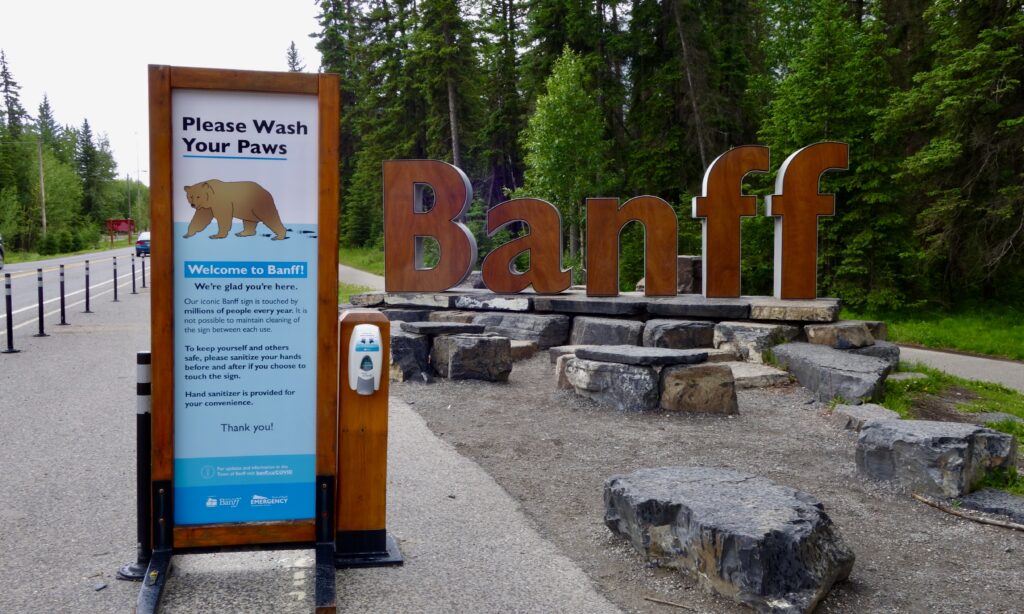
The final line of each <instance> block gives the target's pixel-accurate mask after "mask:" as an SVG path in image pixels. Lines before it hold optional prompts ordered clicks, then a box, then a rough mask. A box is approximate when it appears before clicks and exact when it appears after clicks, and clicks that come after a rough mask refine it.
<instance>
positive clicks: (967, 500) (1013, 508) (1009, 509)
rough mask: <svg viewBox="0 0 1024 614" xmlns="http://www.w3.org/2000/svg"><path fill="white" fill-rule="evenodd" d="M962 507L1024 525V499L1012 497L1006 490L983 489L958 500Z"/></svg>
mask: <svg viewBox="0 0 1024 614" xmlns="http://www.w3.org/2000/svg"><path fill="white" fill-rule="evenodd" d="M958 503H960V507H963V508H966V509H969V510H976V511H979V512H985V513H986V514H997V515H999V516H1007V517H1008V518H1009V519H1010V520H1012V521H1013V522H1016V523H1017V524H1024V497H1019V496H1017V495H1011V494H1010V493H1008V492H1006V491H1005V490H995V489H992V488H982V489H981V490H976V491H974V492H972V493H971V494H969V495H964V496H963V497H961V498H960V499H959V500H958Z"/></svg>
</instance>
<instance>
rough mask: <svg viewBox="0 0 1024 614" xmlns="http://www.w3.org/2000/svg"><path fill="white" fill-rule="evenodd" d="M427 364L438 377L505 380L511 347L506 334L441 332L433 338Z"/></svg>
mask: <svg viewBox="0 0 1024 614" xmlns="http://www.w3.org/2000/svg"><path fill="white" fill-rule="evenodd" d="M430 363H431V365H432V366H433V367H434V370H436V371H437V373H438V375H440V376H441V377H447V378H449V379H479V380H485V381H489V382H505V381H508V375H509V373H511V372H512V349H511V346H510V344H509V340H508V339H507V338H505V337H494V336H491V335H444V336H441V337H438V338H436V339H434V347H433V348H432V349H431V351H430Z"/></svg>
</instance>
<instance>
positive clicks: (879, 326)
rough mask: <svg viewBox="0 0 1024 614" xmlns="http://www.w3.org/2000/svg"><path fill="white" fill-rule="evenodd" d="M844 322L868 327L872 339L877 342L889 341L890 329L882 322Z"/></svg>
mask: <svg viewBox="0 0 1024 614" xmlns="http://www.w3.org/2000/svg"><path fill="white" fill-rule="evenodd" d="M842 321H843V322H856V323H859V324H863V325H865V326H867V327H868V331H870V332H871V337H872V338H873V339H874V340H875V341H887V340H888V339H889V327H888V326H887V325H886V323H885V322H883V321H881V320H842Z"/></svg>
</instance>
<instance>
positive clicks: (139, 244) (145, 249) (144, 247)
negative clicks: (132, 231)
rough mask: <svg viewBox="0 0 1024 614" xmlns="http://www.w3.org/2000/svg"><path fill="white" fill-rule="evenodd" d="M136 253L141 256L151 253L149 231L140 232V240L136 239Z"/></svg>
mask: <svg viewBox="0 0 1024 614" xmlns="http://www.w3.org/2000/svg"><path fill="white" fill-rule="evenodd" d="M135 255H136V256H138V257H139V258H142V257H144V256H148V255H149V233H148V232H140V233H139V238H138V240H136V241H135Z"/></svg>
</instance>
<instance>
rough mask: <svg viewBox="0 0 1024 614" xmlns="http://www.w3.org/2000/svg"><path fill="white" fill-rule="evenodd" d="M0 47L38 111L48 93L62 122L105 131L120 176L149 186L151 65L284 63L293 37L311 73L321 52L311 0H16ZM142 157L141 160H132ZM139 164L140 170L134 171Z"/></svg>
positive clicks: (0, 22) (25, 100) (275, 66)
mask: <svg viewBox="0 0 1024 614" xmlns="http://www.w3.org/2000/svg"><path fill="white" fill-rule="evenodd" d="M9 4H10V6H5V7H4V11H3V19H0V49H3V50H4V52H5V53H6V54H7V63H8V66H9V67H10V69H11V72H12V73H13V76H14V79H15V81H17V82H18V84H19V85H21V103H22V105H23V106H24V107H25V110H26V111H28V113H29V114H30V115H32V116H33V117H35V116H36V114H37V112H38V110H39V103H40V102H42V100H43V93H46V94H47V95H48V96H49V98H50V105H51V106H52V107H53V111H54V114H55V115H56V119H57V121H58V122H59V123H60V124H61V125H65V124H73V125H75V126H81V124H82V120H83V119H85V118H88V119H89V125H90V126H91V127H92V129H93V131H94V133H102V134H106V135H107V137H108V138H109V140H110V146H111V148H112V149H113V152H114V158H115V160H116V161H117V169H118V173H119V174H120V176H121V177H124V176H125V174H126V173H129V174H131V175H132V177H133V178H136V177H139V176H141V179H142V181H143V182H144V183H147V184H148V183H149V175H148V173H147V172H146V171H148V169H149V119H148V113H149V111H148V107H147V105H148V97H147V96H148V95H147V87H148V85H147V66H148V65H149V64H170V65H174V66H203V67H209V68H236V69H244V70H276V71H284V70H287V67H288V65H287V61H286V53H287V50H288V45H289V43H291V41H295V46H296V47H297V48H298V50H299V57H300V58H301V60H302V61H303V63H304V64H305V65H306V71H307V72H316V71H317V70H318V69H319V66H320V53H319V52H318V51H316V49H315V48H314V45H315V44H316V41H315V40H314V39H312V38H309V36H308V35H309V34H311V33H314V32H317V31H318V29H319V28H318V26H317V23H316V15H317V13H318V12H319V10H318V7H317V4H316V3H315V2H314V0H279V1H277V2H274V1H269V0H206V1H203V2H200V1H197V0H162V1H159V2H155V1H153V0H134V1H132V0H54V1H51V2H36V1H32V0H15V1H14V2H11V3H9ZM136 161H137V162H136ZM136 168H138V169H139V170H141V171H142V172H141V173H137V172H136Z"/></svg>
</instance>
